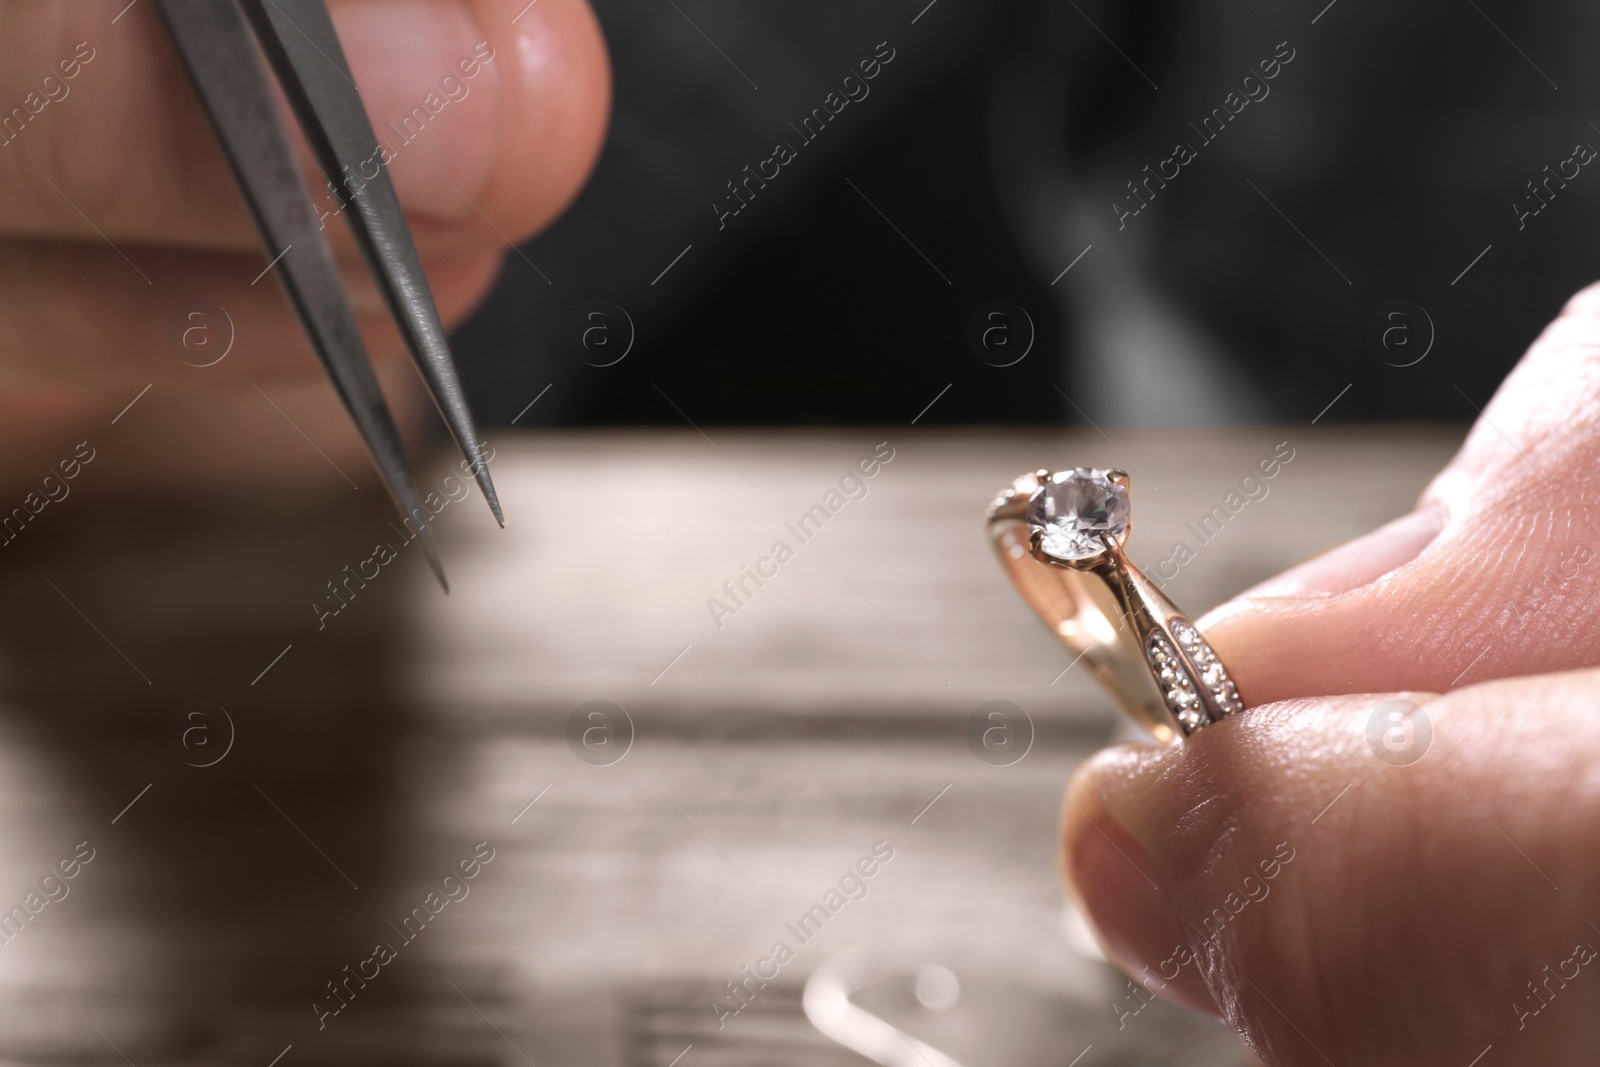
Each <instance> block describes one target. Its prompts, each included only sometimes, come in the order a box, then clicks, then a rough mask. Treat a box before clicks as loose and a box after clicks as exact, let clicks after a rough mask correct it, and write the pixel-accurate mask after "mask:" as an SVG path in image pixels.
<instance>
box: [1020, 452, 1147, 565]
mask: <svg viewBox="0 0 1600 1067" xmlns="http://www.w3.org/2000/svg"><path fill="white" fill-rule="evenodd" d="M1026 517H1027V521H1028V524H1029V525H1030V526H1032V527H1033V528H1034V529H1035V530H1038V531H1040V533H1042V534H1043V535H1044V536H1043V539H1042V541H1041V547H1042V548H1043V549H1044V552H1045V554H1046V555H1048V556H1052V557H1054V558H1055V559H1059V560H1080V559H1088V558H1089V557H1090V556H1097V555H1099V554H1100V553H1101V552H1102V551H1104V550H1105V542H1106V540H1107V539H1108V538H1112V539H1114V538H1120V537H1121V536H1122V535H1123V534H1124V533H1125V532H1127V529H1128V490H1127V488H1126V487H1124V486H1121V485H1118V484H1117V483H1116V482H1113V481H1112V480H1111V477H1110V476H1109V475H1108V474H1107V473H1106V472H1105V471H1101V470H1091V469H1089V468H1088V467H1078V468H1076V469H1074V470H1070V471H1057V472H1056V473H1055V474H1052V475H1051V476H1050V480H1049V481H1047V482H1045V483H1044V484H1043V485H1041V486H1040V487H1039V488H1038V489H1036V490H1035V491H1034V494H1033V496H1031V497H1029V498H1028V511H1027V516H1026Z"/></svg>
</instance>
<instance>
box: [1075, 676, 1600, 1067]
mask: <svg viewBox="0 0 1600 1067" xmlns="http://www.w3.org/2000/svg"><path fill="white" fill-rule="evenodd" d="M1596 684H1600V671H1582V672H1571V673H1568V674H1564V675H1552V676H1549V677H1545V678H1536V679H1522V680H1517V681H1500V682H1492V683H1488V684H1485V685H1481V686H1476V687H1468V688H1464V689H1461V690H1458V691H1456V692H1454V693H1451V694H1448V695H1445V696H1443V697H1431V696H1427V695H1422V694H1408V695H1402V696H1400V697H1384V696H1363V697H1356V696H1344V697H1334V698H1324V699H1320V700H1314V701H1310V700H1308V701H1294V702H1288V703H1285V704H1279V705H1275V706H1272V707H1262V708H1256V709H1252V710H1251V711H1247V712H1245V713H1242V714H1240V715H1237V716H1234V717H1231V718H1229V719H1225V720H1223V721H1222V722H1219V723H1215V724H1213V725H1211V726H1209V727H1207V728H1206V729H1204V730H1201V731H1200V732H1199V733H1197V734H1196V735H1195V736H1194V737H1192V738H1190V739H1189V740H1188V741H1186V742H1185V743H1184V744H1182V745H1176V746H1173V747H1171V748H1166V749H1151V748H1143V747H1122V748H1117V749H1111V750H1108V751H1106V752H1103V753H1101V754H1100V755H1099V756H1097V757H1095V758H1094V759H1093V760H1091V761H1089V763H1087V764H1085V765H1084V767H1083V768H1082V769H1081V770H1080V771H1079V773H1078V775H1077V777H1076V779H1075V781H1074V783H1073V788H1072V791H1071V794H1070V798H1069V800H1068V804H1067V808H1066V812H1065V816H1066V817H1065V828H1064V837H1063V844H1064V850H1065V859H1066V866H1067V872H1068V875H1069V878H1070V881H1071V883H1072V886H1073V888H1074V891H1075V893H1076V895H1077V896H1078V899H1079V901H1080V903H1081V905H1082V907H1083V909H1084V911H1085V912H1086V913H1087V914H1088V916H1089V917H1090V919H1091V920H1092V921H1093V922H1094V924H1095V926H1096V927H1097V929H1098V930H1099V932H1100V935H1101V939H1102V942H1103V943H1104V944H1105V946H1106V949H1107V951H1108V954H1109V955H1111V956H1112V957H1113V959H1115V960H1116V961H1117V962H1118V963H1119V964H1120V965H1121V966H1122V967H1123V968H1124V969H1125V970H1127V972H1128V973H1129V974H1130V976H1132V977H1133V978H1134V979H1135V980H1137V981H1138V982H1139V983H1141V984H1142V985H1143V986H1144V987H1145V988H1146V989H1148V990H1149V991H1150V993H1151V994H1153V995H1154V996H1160V997H1165V998H1168V999H1174V1000H1178V1001H1181V1002H1184V1003H1187V1004H1190V1005H1191V1006H1196V1007H1202V1008H1205V1009H1208V1010H1213V1011H1218V1012H1220V1013H1221V1014H1222V1015H1223V1016H1225V1017H1226V1018H1227V1019H1228V1021H1229V1022H1231V1023H1232V1024H1233V1025H1234V1026H1235V1027H1237V1028H1238V1029H1239V1031H1240V1032H1241V1034H1242V1035H1243V1036H1244V1038H1245V1039H1246V1040H1247V1041H1248V1042H1249V1043H1250V1045H1251V1046H1252V1047H1253V1048H1254V1049H1255V1050H1256V1052H1257V1053H1258V1054H1259V1055H1260V1056H1261V1057H1262V1058H1263V1059H1265V1060H1266V1061H1267V1062H1268V1063H1271V1064H1274V1065H1278V1067H1284V1065H1292V1067H1300V1065H1323V1064H1340V1065H1343V1064H1362V1065H1364V1067H1382V1065H1388V1064H1396V1065H1398V1064H1405V1065H1408V1067H1427V1065H1432V1064H1440V1065H1449V1067H1466V1065H1467V1064H1470V1063H1475V1062H1477V1061H1476V1060H1475V1057H1478V1056H1480V1055H1482V1054H1483V1053H1484V1051H1485V1049H1486V1048H1487V1047H1488V1046H1493V1049H1494V1052H1493V1053H1492V1054H1491V1056H1492V1057H1493V1058H1490V1059H1485V1060H1484V1064H1485V1067H1488V1065H1491V1064H1494V1063H1502V1064H1503V1063H1573V1062H1579V1061H1580V1058H1581V1059H1585V1060H1592V1058H1593V1053H1594V1050H1595V1049H1596V1048H1600V1013H1596V1012H1595V1011H1594V1010H1593V1006H1594V1004H1595V1003H1596V1001H1597V999H1600V958H1597V950H1596V947H1595V946H1600V925H1597V924H1600V898H1597V893H1600V855H1597V854H1596V852H1595V850H1594V849H1593V848H1592V847H1591V846H1592V842H1593V840H1594V835H1595V833H1596V831H1597V830H1600V772H1597V771H1596V769H1595V767H1594V765H1593V763H1592V760H1591V758H1590V755H1589V753H1590V752H1591V751H1592V750H1593V747H1594V745H1595V744H1596V743H1600V720H1597V719H1596V718H1595V717H1594V716H1593V715H1592V714H1591V713H1590V712H1591V708H1592V704H1593V693H1594V687H1595V685H1596ZM1396 700H1402V701H1406V702H1407V703H1406V704H1401V705H1398V708H1399V712H1398V714H1396V709H1397V705H1395V704H1393V703H1391V701H1396ZM1394 724H1399V725H1400V727H1401V730H1400V734H1401V736H1398V737H1386V736H1384V734H1385V732H1386V731H1387V730H1390V729H1392V728H1394ZM1126 999H1127V1001H1128V1003H1127V1005H1126V1006H1124V1007H1123V1008H1122V1009H1121V1010H1119V1011H1118V1014H1119V1016H1122V1015H1125V1014H1134V1013H1135V1012H1136V1009H1137V1008H1138V1007H1139V1006H1140V1001H1138V1000H1137V999H1136V998H1134V997H1132V996H1130V997H1128V998H1126ZM1116 1008H1117V1006H1116V1005H1113V1009H1114V1010H1116ZM1126 1022H1127V1025H1135V1024H1136V1022H1135V1021H1134V1020H1127V1021H1126ZM1584 1050H1587V1052H1588V1055H1587V1056H1580V1053H1582V1052H1583V1051H1584Z"/></svg>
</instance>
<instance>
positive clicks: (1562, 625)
mask: <svg viewBox="0 0 1600 1067" xmlns="http://www.w3.org/2000/svg"><path fill="white" fill-rule="evenodd" d="M1481 403H1482V400H1480V399H1479V398H1476V397H1469V396H1466V395H1465V394H1463V396H1462V405H1463V410H1467V405H1468V404H1472V405H1474V406H1476V405H1478V404H1481ZM1597 599H1600V286H1597V287H1591V288H1589V289H1586V290H1584V291H1583V292H1581V293H1579V294H1578V295H1577V296H1575V297H1574V298H1573V299H1572V300H1571V301H1569V302H1568V304H1567V306H1566V308H1565V310H1564V311H1563V312H1562V314H1561V316H1560V317H1559V318H1558V319H1556V321H1555V322H1553V323H1552V324H1551V325H1550V326H1549V327H1548V328H1547V329H1546V330H1545V332H1544V334H1543V335H1542V336H1541V337H1540V338H1539V339H1538V340H1537V341H1536V342H1534V344H1533V346H1532V347H1531V348H1530V349H1529V351H1528V353H1527V355H1526V356H1524V357H1523V359H1522V361H1521V363H1520V364H1519V365H1518V366H1517V368H1516V369H1515V370H1514V371H1513V372H1512V374H1511V375H1510V376H1509V377H1508V378H1507V379H1506V381H1505V383H1504V384H1503V385H1502V386H1501V388H1500V390H1499V392H1498V393H1497V394H1496V395H1495V397H1494V398H1493V400H1492V401H1491V402H1489V403H1488V404H1487V405H1486V406H1485V407H1484V408H1483V411H1482V413H1481V415H1480V416H1479V418H1478V421H1477V424H1476V425H1475V426H1474V427H1473V429H1472V432H1471V433H1470V434H1469V435H1468V437H1467V440H1466V443H1465V444H1464V445H1463V447H1462V449H1461V451H1460V452H1459V453H1458V454H1457V456H1456V457H1455V459H1454V460H1453V461H1452V462H1451V463H1450V465H1449V466H1448V467H1447V468H1446V469H1445V470H1444V471H1443V473H1441V474H1440V475H1439V476H1438V477H1437V478H1436V479H1435V480H1434V481H1433V483H1432V484H1431V485H1430V486H1429V487H1428V489H1427V491H1426V492H1425V493H1424V494H1423V496H1422V499H1421V501H1420V502H1419V504H1418V506H1417V510H1416V511H1414V512H1412V513H1411V514H1410V515H1407V516H1404V517H1402V518H1400V519H1397V520H1395V521H1394V522H1392V523H1390V524H1389V525H1387V526H1385V527H1383V528H1381V529H1379V530H1377V531H1375V532H1373V533H1371V534H1368V535H1367V536H1366V537H1363V538H1360V539H1358V540H1356V541H1353V542H1351V543H1349V544H1347V545H1344V546H1342V547H1340V548H1337V549H1334V550H1333V551H1332V552H1329V553H1327V554H1326V555H1324V556H1321V557H1319V558H1317V559H1314V560H1312V561H1311V562H1309V563H1307V564H1303V565H1301V566H1300V567H1297V568H1295V569H1294V570H1291V571H1289V572H1288V573H1286V574H1283V575H1280V576H1279V577H1277V578H1275V579H1271V580H1269V581H1268V582H1265V583H1263V584H1262V585H1260V586H1258V587H1256V588H1255V589H1252V590H1250V591H1249V592H1248V593H1246V594H1245V595H1244V596H1243V597H1241V598H1239V599H1237V600H1235V601H1233V602H1231V603H1229V604H1225V605H1223V606H1222V607H1220V608H1218V609H1217V610H1216V611H1214V612H1212V613H1211V614H1210V615H1208V616H1207V617H1206V618H1205V619H1203V620H1202V621H1201V627H1202V629H1204V630H1205V631H1206V636H1207V638H1208V639H1209V640H1210V641H1211V643H1212V645H1213V646H1214V647H1215V648H1216V649H1217V651H1218V653H1220V654H1221V656H1222V658H1223V660H1224V661H1225V662H1226V663H1227V664H1228V665H1229V667H1231V668H1232V669H1233V671H1234V673H1235V674H1236V675H1237V676H1238V677H1239V678H1240V679H1241V680H1248V683H1249V685H1248V688H1247V689H1246V692H1245V695H1246V697H1247V698H1248V699H1249V701H1250V702H1251V703H1253V704H1261V703H1267V702H1269V701H1274V700H1281V699H1284V698H1287V697H1294V696H1306V695H1312V694H1331V693H1364V692H1385V691H1390V690H1398V689H1426V690H1431V691H1435V692H1443V691H1446V690H1448V689H1451V688H1453V687H1454V686H1455V685H1457V684H1460V683H1471V682H1475V681H1484V680H1486V679H1490V678H1497V677H1508V676H1513V675H1524V674H1537V673H1542V672H1548V671H1556V670H1565V669H1568V668H1572V667H1579V666H1585V665H1588V664H1593V663H1600V618H1596V617H1595V616H1594V615H1593V614H1592V613H1590V612H1587V611H1583V610H1579V608H1581V606H1582V605H1587V604H1592V603H1595V602H1596V600H1597ZM1241 688H1244V684H1243V681H1241Z"/></svg>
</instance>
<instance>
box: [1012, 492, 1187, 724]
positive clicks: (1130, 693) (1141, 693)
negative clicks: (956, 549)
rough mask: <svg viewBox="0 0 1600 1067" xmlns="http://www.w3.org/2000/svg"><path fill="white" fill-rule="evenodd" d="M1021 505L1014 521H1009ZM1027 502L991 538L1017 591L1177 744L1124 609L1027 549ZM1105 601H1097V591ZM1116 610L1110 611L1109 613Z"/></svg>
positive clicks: (1131, 711) (1081, 577) (1117, 694)
mask: <svg viewBox="0 0 1600 1067" xmlns="http://www.w3.org/2000/svg"><path fill="white" fill-rule="evenodd" d="M1013 503H1015V504H1016V507H1015V508H1014V510H1015V515H1008V514H1005V511H1007V510H1011V509H1010V507H1009V505H1011V504H1013ZM1026 503H1027V497H1026V495H1020V496H1013V497H1012V498H1011V499H1008V500H1007V501H1006V505H1007V507H1004V508H1000V509H997V510H996V512H995V513H994V514H993V515H992V516H991V518H990V520H989V536H990V538H991V540H992V542H993V544H994V550H995V554H996V555H997V556H998V557H999V559H1000V564H1001V566H1002V567H1004V568H1005V569H1006V572H1007V573H1008V574H1009V575H1010V576H1011V581H1012V583H1013V584H1014V585H1015V586H1016V588H1017V592H1018V593H1020V594H1021V595H1022V598H1023V599H1024V600H1026V601H1027V602H1028V606H1029V607H1031V608H1033V610H1034V613H1035V614H1037V615H1038V616H1039V618H1040V619H1042V620H1044V623H1045V625H1046V626H1048V627H1050V630H1051V632H1052V633H1054V634H1055V635H1056V637H1057V638H1059V639H1060V641H1061V643H1062V644H1063V645H1065V646H1066V647H1067V649H1068V650H1069V651H1071V652H1072V654H1073V655H1074V656H1075V657H1076V659H1075V660H1074V662H1081V663H1082V665H1083V666H1085V667H1087V668H1088V670H1089V673H1091V674H1093V675H1094V677H1095V680H1096V681H1098V682H1099V683H1100V685H1101V686H1102V687H1103V688H1104V689H1105V690H1106V691H1107V692H1108V693H1110V694H1111V696H1112V699H1114V700H1115V701H1116V702H1117V705H1118V706H1119V707H1120V708H1121V709H1122V710H1123V712H1125V713H1126V714H1128V715H1130V716H1131V717H1133V719H1135V720H1136V721H1137V722H1139V723H1140V724H1141V725H1142V726H1144V727H1145V729H1147V730H1149V731H1150V732H1151V733H1153V734H1155V736H1156V738H1157V739H1158V740H1161V741H1163V742H1166V741H1172V740H1174V739H1175V738H1176V736H1177V734H1178V731H1177V730H1175V729H1174V725H1173V721H1172V713H1171V712H1170V711H1169V710H1168V708H1167V703H1166V700H1165V699H1164V698H1163V696H1162V694H1161V690H1160V689H1159V688H1158V687H1157V685H1156V683H1155V679H1154V678H1153V677H1152V676H1151V674H1150V668H1149V666H1147V665H1146V663H1145V656H1144V651H1143V649H1142V648H1141V647H1140V644H1139V642H1138V639H1137V637H1136V635H1135V634H1134V633H1133V631H1132V628H1131V627H1130V626H1128V625H1127V624H1126V621H1125V620H1126V615H1125V613H1124V612H1123V611H1121V610H1118V608H1117V607H1116V606H1115V602H1114V601H1113V600H1112V598H1111V594H1110V591H1109V590H1108V589H1107V588H1106V584H1105V582H1103V581H1102V580H1101V579H1100V578H1099V577H1098V576H1096V575H1092V574H1088V573H1085V572H1082V571H1075V570H1071V569H1068V568H1066V567H1049V566H1046V565H1044V564H1042V563H1040V562H1038V561H1037V560H1035V559H1034V558H1033V555H1032V554H1031V553H1030V552H1029V550H1028V533H1029V528H1028V524H1027V523H1026V522H1024V521H1023V520H1022V508H1023V507H1024V506H1026ZM1097 590H1098V591H1099V595H1098V596H1097V595H1096V591H1097ZM1108 608H1110V609H1111V610H1110V611H1108V610H1107V609H1108Z"/></svg>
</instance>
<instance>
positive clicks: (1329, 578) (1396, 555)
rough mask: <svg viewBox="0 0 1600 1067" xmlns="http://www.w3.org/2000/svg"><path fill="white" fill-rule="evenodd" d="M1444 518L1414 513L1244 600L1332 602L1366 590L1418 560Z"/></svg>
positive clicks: (1432, 511) (1440, 513) (1432, 510)
mask: <svg viewBox="0 0 1600 1067" xmlns="http://www.w3.org/2000/svg"><path fill="white" fill-rule="evenodd" d="M1447 518H1448V514H1447V513H1446V511H1445V509H1444V508H1443V507H1439V506H1430V507H1426V508H1423V509H1421V510H1420V511H1413V512H1412V513H1411V514H1409V515H1403V516H1401V517H1400V518H1398V519H1395V520H1394V521H1393V522H1391V523H1388V524H1386V525H1384V526H1380V527H1378V528H1377V529H1376V530H1373V531H1372V532H1371V533H1369V534H1366V535H1365V536H1363V537H1358V538H1356V539H1355V540H1354V541H1351V542H1349V543H1348V544H1344V545H1340V546H1339V547H1338V548H1335V549H1332V550H1330V551H1328V552H1324V553H1323V554H1322V555H1320V556H1317V557H1316V558H1315V559H1312V560H1309V561H1307V562H1305V563H1302V564H1300V565H1299V566H1298V567H1292V568H1290V569H1289V570H1287V571H1284V572H1283V573H1282V574H1280V575H1278V576H1277V577H1275V578H1269V579H1267V580H1266V581H1264V582H1262V583H1261V584H1260V585H1258V586H1256V587H1255V588H1254V589H1252V590H1250V592H1249V593H1247V594H1246V597H1247V598H1253V597H1296V596H1299V597H1314V596H1332V595H1334V594H1336V593H1344V592H1348V591H1349V590H1351V589H1356V588H1359V587H1361V586H1363V585H1368V584H1370V583H1372V582H1375V581H1377V580H1378V579H1379V578H1381V577H1383V576H1384V575H1385V574H1388V573H1389V572H1390V571H1393V570H1397V569H1399V568H1400V567H1402V566H1404V565H1405V564H1407V563H1410V562H1411V561H1412V560H1414V559H1416V558H1417V557H1418V556H1419V555H1421V554H1422V551H1423V549H1425V548H1427V547H1428V546H1429V545H1430V544H1432V543H1433V541H1434V539H1435V538H1436V537H1438V536H1439V531H1441V530H1443V529H1444V525H1445V521H1446V519H1447Z"/></svg>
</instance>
